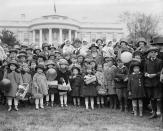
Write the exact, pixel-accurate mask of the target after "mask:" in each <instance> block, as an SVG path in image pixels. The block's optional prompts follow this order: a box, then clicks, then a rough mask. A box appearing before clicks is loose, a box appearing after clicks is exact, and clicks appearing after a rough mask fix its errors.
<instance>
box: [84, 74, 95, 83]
mask: <svg viewBox="0 0 163 131" xmlns="http://www.w3.org/2000/svg"><path fill="white" fill-rule="evenodd" d="M96 80H97V79H96V76H91V77H87V78H85V80H84V82H85V83H86V84H91V83H93V82H95V81H96Z"/></svg>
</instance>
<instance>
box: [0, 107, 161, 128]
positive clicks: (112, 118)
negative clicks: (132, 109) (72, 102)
mask: <svg viewBox="0 0 163 131" xmlns="http://www.w3.org/2000/svg"><path fill="white" fill-rule="evenodd" d="M161 130H162V128H161V127H160V119H159V118H157V119H154V120H148V118H147V116H144V117H143V118H140V117H133V115H132V114H130V113H121V112H120V111H118V110H111V109H108V108H104V109H95V110H85V108H84V107H80V108H79V107H73V106H68V107H66V108H61V107H59V106H55V107H53V108H51V107H46V108H45V109H42V110H41V109H40V110H39V111H37V110H35V109H34V106H27V107H21V108H20V111H18V112H16V111H12V112H7V108H6V107H4V106H0V131H161Z"/></svg>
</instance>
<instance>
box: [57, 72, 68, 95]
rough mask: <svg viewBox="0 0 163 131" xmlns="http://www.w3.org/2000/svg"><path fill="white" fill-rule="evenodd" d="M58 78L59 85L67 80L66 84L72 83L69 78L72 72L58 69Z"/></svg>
mask: <svg viewBox="0 0 163 131" xmlns="http://www.w3.org/2000/svg"><path fill="white" fill-rule="evenodd" d="M57 74H58V75H57V78H56V80H57V81H58V85H59V84H60V85H62V84H63V82H64V81H65V83H66V84H69V83H70V80H69V77H70V74H71V73H70V72H69V71H68V70H67V71H65V72H62V71H61V70H58V72H57ZM59 92H65V91H61V90H59Z"/></svg>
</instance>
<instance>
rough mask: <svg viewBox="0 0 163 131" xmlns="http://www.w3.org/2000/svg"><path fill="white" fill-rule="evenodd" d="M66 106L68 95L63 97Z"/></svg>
mask: <svg viewBox="0 0 163 131" xmlns="http://www.w3.org/2000/svg"><path fill="white" fill-rule="evenodd" d="M63 99H64V104H65V105H67V94H65V95H63Z"/></svg>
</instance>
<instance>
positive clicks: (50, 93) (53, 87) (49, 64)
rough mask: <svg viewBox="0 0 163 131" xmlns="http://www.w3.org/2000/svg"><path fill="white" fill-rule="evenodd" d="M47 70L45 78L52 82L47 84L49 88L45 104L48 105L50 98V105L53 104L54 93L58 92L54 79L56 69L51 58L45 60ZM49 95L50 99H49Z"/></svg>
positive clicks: (56, 82)
mask: <svg viewBox="0 0 163 131" xmlns="http://www.w3.org/2000/svg"><path fill="white" fill-rule="evenodd" d="M46 66H47V71H46V78H47V81H48V82H53V83H52V84H50V83H49V84H48V86H49V90H48V95H47V96H46V105H47V106H48V105H49V100H51V106H52V107H53V105H54V94H56V93H58V89H57V87H58V86H57V84H58V81H56V77H57V71H56V70H55V69H54V66H55V65H54V62H53V61H52V60H48V61H47V64H46ZM49 96H50V99H49Z"/></svg>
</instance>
